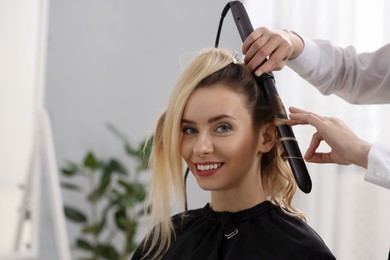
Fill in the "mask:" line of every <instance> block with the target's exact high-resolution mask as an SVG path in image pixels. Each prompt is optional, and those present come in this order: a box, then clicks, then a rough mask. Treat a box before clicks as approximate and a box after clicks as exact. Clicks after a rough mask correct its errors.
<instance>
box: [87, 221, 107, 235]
mask: <svg viewBox="0 0 390 260" xmlns="http://www.w3.org/2000/svg"><path fill="white" fill-rule="evenodd" d="M105 224H106V221H105V220H104V219H103V220H102V221H99V222H98V223H95V224H92V225H86V226H84V227H83V229H82V232H83V233H91V234H94V235H98V234H99V233H100V232H101V231H102V230H103V228H104V226H105Z"/></svg>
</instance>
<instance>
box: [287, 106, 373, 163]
mask: <svg viewBox="0 0 390 260" xmlns="http://www.w3.org/2000/svg"><path fill="white" fill-rule="evenodd" d="M290 112H291V114H290V119H289V120H287V124H288V125H306V124H309V125H312V126H314V127H315V128H316V129H317V132H316V133H315V134H314V135H313V137H312V140H311V143H310V147H309V148H308V149H307V151H306V154H305V156H304V158H305V160H306V161H308V162H314V163H337V164H356V165H359V166H361V167H364V168H367V161H368V152H369V150H370V148H371V145H370V144H369V143H367V142H365V141H363V140H362V139H360V138H359V137H357V136H356V135H355V134H354V133H353V132H352V130H351V129H350V128H349V127H348V126H347V125H346V124H345V123H344V122H343V121H341V120H340V119H338V118H334V117H323V116H319V115H316V114H314V113H309V112H307V111H304V110H301V109H298V108H294V107H291V108H290ZM321 141H325V142H326V143H327V144H328V145H329V146H330V147H331V151H330V152H328V153H321V152H317V151H316V150H317V148H318V147H319V145H320V143H321Z"/></svg>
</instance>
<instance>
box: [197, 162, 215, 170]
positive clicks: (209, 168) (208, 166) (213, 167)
mask: <svg viewBox="0 0 390 260" xmlns="http://www.w3.org/2000/svg"><path fill="white" fill-rule="evenodd" d="M219 167H221V164H220V163H215V164H208V165H196V168H197V169H198V170H199V171H208V170H214V169H217V168H219Z"/></svg>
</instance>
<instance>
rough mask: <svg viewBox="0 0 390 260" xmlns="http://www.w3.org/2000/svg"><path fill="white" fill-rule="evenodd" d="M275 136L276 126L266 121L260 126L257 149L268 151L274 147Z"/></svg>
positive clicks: (263, 151) (262, 151)
mask: <svg viewBox="0 0 390 260" xmlns="http://www.w3.org/2000/svg"><path fill="white" fill-rule="evenodd" d="M276 137H277V131H276V126H275V124H273V123H267V124H265V125H264V126H262V127H261V128H260V131H259V144H258V151H259V152H261V153H267V152H269V151H270V150H271V149H272V147H274V145H275V142H276Z"/></svg>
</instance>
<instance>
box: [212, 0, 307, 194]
mask: <svg viewBox="0 0 390 260" xmlns="http://www.w3.org/2000/svg"><path fill="white" fill-rule="evenodd" d="M229 9H231V11H232V15H233V18H234V21H235V23H236V26H237V29H238V31H239V33H240V36H241V40H242V41H243V42H244V41H245V39H246V38H247V37H248V36H249V34H251V33H252V32H253V27H252V24H251V21H250V20H249V17H248V14H247V12H246V10H245V7H244V5H243V4H242V3H241V2H240V1H232V2H229V3H228V4H227V5H226V6H225V8H224V9H223V11H222V14H221V20H220V23H219V27H218V32H217V38H216V42H215V47H216V48H217V47H218V42H219V36H220V33H221V28H222V23H223V19H224V17H225V16H226V14H227V12H228V11H229ZM254 77H255V78H256V82H257V84H258V85H259V86H260V87H261V90H262V91H263V94H264V96H265V97H266V98H267V99H268V100H269V101H270V103H271V104H273V107H274V111H273V113H274V116H275V118H276V119H280V122H282V123H281V124H278V125H277V131H278V134H279V137H280V141H281V142H282V145H283V148H284V153H285V157H286V158H287V159H288V162H289V164H290V167H291V169H292V172H293V174H294V177H295V180H296V182H297V184H298V187H299V188H300V189H301V190H302V191H303V192H305V193H309V192H310V191H311V187H312V183H311V179H310V175H309V173H308V171H307V168H306V165H305V162H304V160H303V158H302V154H301V151H300V150H299V147H298V142H297V141H296V139H295V136H294V132H293V131H292V128H291V126H289V125H287V124H285V123H284V120H285V119H287V114H286V110H285V108H284V106H283V103H282V101H281V99H280V97H279V94H278V92H277V90H276V87H275V80H274V76H273V74H272V72H268V73H263V74H262V75H261V76H260V77H257V76H255V75H254Z"/></svg>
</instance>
